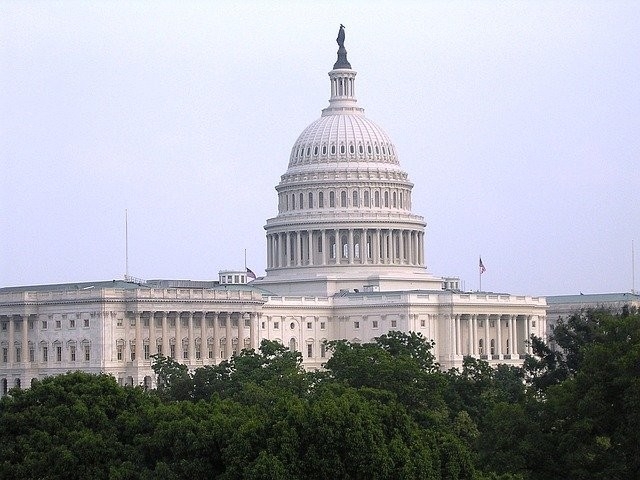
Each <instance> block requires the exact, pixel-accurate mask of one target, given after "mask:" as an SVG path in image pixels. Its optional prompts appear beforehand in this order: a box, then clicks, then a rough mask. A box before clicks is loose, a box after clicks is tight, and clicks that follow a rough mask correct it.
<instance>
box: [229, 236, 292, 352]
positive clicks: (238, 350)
mask: <svg viewBox="0 0 640 480" xmlns="http://www.w3.org/2000/svg"><path fill="white" fill-rule="evenodd" d="M293 234H294V235H295V236H296V251H295V255H296V257H295V258H296V266H298V267H299V266H300V265H302V231H301V230H297V231H296V232H294V233H293ZM238 325H240V323H238ZM238 353H240V348H238Z"/></svg>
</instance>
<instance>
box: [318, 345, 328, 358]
mask: <svg viewBox="0 0 640 480" xmlns="http://www.w3.org/2000/svg"><path fill="white" fill-rule="evenodd" d="M326 354H327V346H326V345H325V344H324V342H323V343H321V344H320V357H321V358H324V357H325V356H326Z"/></svg>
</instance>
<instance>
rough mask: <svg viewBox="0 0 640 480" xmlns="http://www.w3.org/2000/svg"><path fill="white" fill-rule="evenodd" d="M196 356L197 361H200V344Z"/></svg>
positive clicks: (197, 346) (196, 349) (197, 345)
mask: <svg viewBox="0 0 640 480" xmlns="http://www.w3.org/2000/svg"><path fill="white" fill-rule="evenodd" d="M195 354H196V360H200V358H201V356H202V355H201V353H200V344H199V343H196V348H195Z"/></svg>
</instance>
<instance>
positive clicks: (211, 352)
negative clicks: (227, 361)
mask: <svg viewBox="0 0 640 480" xmlns="http://www.w3.org/2000/svg"><path fill="white" fill-rule="evenodd" d="M208 355H209V358H213V348H211V346H209V352H208Z"/></svg>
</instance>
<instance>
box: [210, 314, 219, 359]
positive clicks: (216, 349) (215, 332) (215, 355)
mask: <svg viewBox="0 0 640 480" xmlns="http://www.w3.org/2000/svg"><path fill="white" fill-rule="evenodd" d="M211 320H213V345H212V347H213V362H214V363H216V364H217V363H218V357H219V356H220V326H219V325H218V312H213V313H212V314H211ZM207 348H208V347H207Z"/></svg>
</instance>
